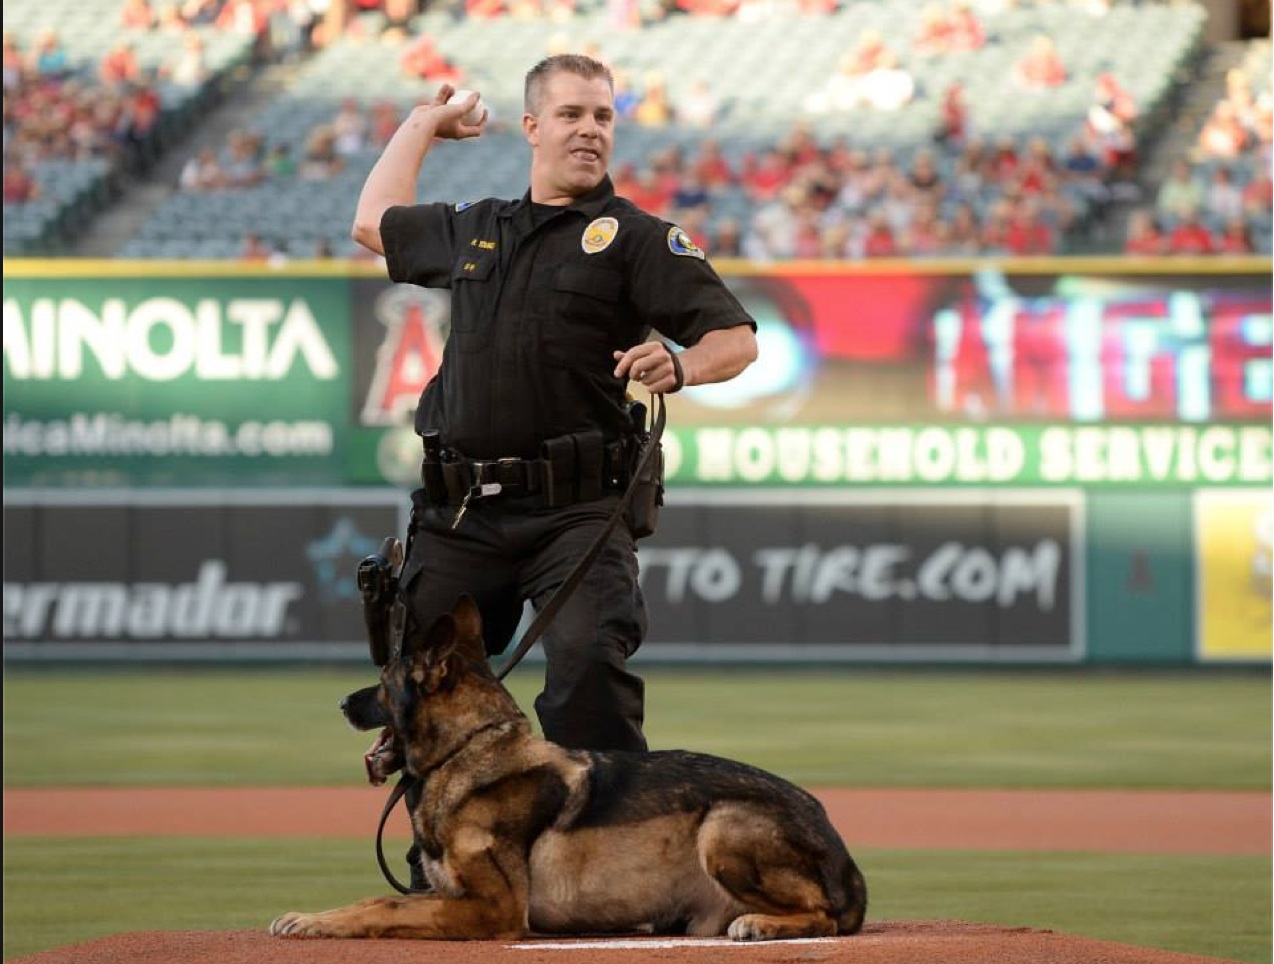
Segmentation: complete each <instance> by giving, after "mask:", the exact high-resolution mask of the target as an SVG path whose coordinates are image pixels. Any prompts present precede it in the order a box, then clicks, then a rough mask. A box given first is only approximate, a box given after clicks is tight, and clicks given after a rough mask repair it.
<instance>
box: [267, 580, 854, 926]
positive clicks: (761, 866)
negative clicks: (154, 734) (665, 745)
mask: <svg viewBox="0 0 1274 964" xmlns="http://www.w3.org/2000/svg"><path fill="white" fill-rule="evenodd" d="M404 650H406V651H405V652H404V653H403V654H402V655H400V656H398V657H397V658H395V659H394V660H392V661H391V662H390V663H389V665H387V666H386V667H385V669H384V672H383V673H382V675H381V682H380V685H379V686H378V687H374V688H369V689H368V690H367V691H364V693H363V698H359V697H360V694H353V695H352V696H351V697H350V698H348V699H347V700H346V701H345V703H344V704H343V707H344V709H345V713H346V716H347V717H348V718H349V719H350V722H351V723H353V724H354V725H355V726H357V727H359V728H361V729H373V728H376V727H378V726H381V725H386V724H387V725H389V726H391V727H392V729H393V737H394V740H393V742H394V748H393V754H394V759H393V762H392V764H391V767H396V766H398V765H404V766H406V768H407V770H408V772H409V773H411V774H413V775H415V776H418V777H420V778H422V779H424V780H425V784H424V791H423V793H422V794H421V798H420V801H419V804H418V805H417V806H416V808H415V810H414V812H413V813H412V814H411V819H412V823H413V826H414V828H415V830H416V832H417V834H418V835H419V837H420V839H421V840H422V841H423V844H424V847H423V849H424V853H425V855H424V858H423V860H424V864H425V867H424V869H425V873H426V875H427V876H428V879H429V881H430V883H431V884H432V886H433V888H434V892H433V893H429V894H421V895H414V894H413V895H411V896H405V897H372V898H369V899H367V900H363V901H359V902H358V903H355V904H351V905H350V906H348V907H342V908H339V909H336V910H329V911H323V912H320V913H315V914H303V913H296V912H293V913H287V914H284V915H282V916H280V917H278V918H276V919H275V920H274V922H273V923H272V924H271V925H270V933H272V934H274V935H276V936H280V937H395V938H422V939H434V940H464V939H509V938H517V937H522V936H525V935H529V934H533V933H554V934H598V933H653V934H689V935H693V936H712V935H720V934H728V935H729V936H730V937H731V938H734V939H735V940H774V939H778V938H793V937H814V936H827V935H834V934H853V933H856V932H857V931H858V930H859V929H860V928H861V927H862V924H863V917H864V914H865V912H866V907H867V888H866V883H865V882H864V880H863V876H862V874H861V872H860V871H859V869H858V867H857V865H856V864H855V863H854V860H853V858H852V857H850V855H849V853H848V852H847V851H846V849H845V845H844V843H843V842H842V840H841V838H840V836H839V835H838V834H837V833H836V831H835V829H833V827H832V825H831V823H830V822H829V821H828V819H827V815H826V813H825V812H824V810H823V807H822V805H821V804H820V803H819V802H818V801H817V800H816V799H815V798H814V797H813V796H811V795H810V794H808V793H806V792H805V791H804V790H801V789H800V788H798V787H796V786H794V785H793V784H791V783H789V782H787V781H785V780H783V779H781V778H779V777H777V776H775V775H773V774H771V773H767V772H765V771H763V770H759V769H756V768H754V767H751V766H747V765H745V764H742V763H737V762H734V761H730V760H724V759H720V758H718V757H713V756H708V755H705V754H702V753H690V752H684V751H679V750H678V751H659V752H652V753H621V752H613V753H607V752H591V751H582V750H567V749H564V748H562V747H560V746H557V745H556V744H553V743H550V742H548V741H546V740H543V739H541V738H539V737H537V736H535V735H534V734H533V733H532V730H531V725H530V722H529V721H528V719H527V718H526V716H525V715H524V714H523V713H522V711H521V710H520V709H519V707H518V705H517V703H516V702H515V701H514V700H513V698H512V696H511V695H510V694H509V693H508V691H507V690H506V689H505V688H504V686H503V685H502V684H501V683H500V682H499V681H498V680H497V679H496V678H495V676H494V675H493V674H492V673H491V671H490V669H489V668H488V667H487V663H486V658H485V651H484V649H483V644H482V639H481V625H480V619H479V616H478V611H477V607H476V606H475V605H474V603H473V602H472V600H469V599H467V598H465V599H462V600H461V601H460V602H459V603H457V605H456V606H455V607H454V608H453V610H452V612H451V614H450V615H447V616H443V617H442V618H441V619H439V620H438V621H437V622H436V623H435V624H434V625H433V626H432V627H431V628H430V629H429V631H428V632H427V633H426V634H424V636H423V638H421V639H419V640H414V641H410V645H409V646H407V645H405V646H404ZM372 696H374V699H372V698H371V697H372Z"/></svg>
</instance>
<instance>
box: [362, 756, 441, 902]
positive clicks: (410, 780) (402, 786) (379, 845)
mask: <svg viewBox="0 0 1274 964" xmlns="http://www.w3.org/2000/svg"><path fill="white" fill-rule="evenodd" d="M419 783H420V778H419V777H413V776H412V775H411V774H410V773H408V772H407V771H406V770H404V771H403V775H402V776H401V777H399V778H398V783H397V784H396V785H395V786H394V789H393V790H392V791H391V792H390V794H389V799H388V800H386V801H385V809H384V810H382V811H381V812H380V825H379V826H377V828H376V862H377V863H378V864H380V872H381V873H382V874H384V875H385V879H386V880H387V881H389V884H390V886H391V887H393V888H394V890H396V891H398V893H400V894H408V895H410V894H429V893H432V891H430V890H429V889H428V888H425V889H421V888H418V887H406V886H404V885H403V884H402V882H401V881H400V880H399V879H398V878H397V877H395V876H394V873H393V871H392V870H390V869H389V864H388V863H386V861H385V847H384V837H385V822H386V821H387V820H389V815H390V813H392V812H393V809H394V807H396V806H398V801H399V800H401V799H402V798H403V797H404V796H406V795H407V791H408V790H410V789H411V788H412V787H413V786H415V785H417V784H419Z"/></svg>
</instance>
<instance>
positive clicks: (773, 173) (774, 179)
mask: <svg viewBox="0 0 1274 964" xmlns="http://www.w3.org/2000/svg"><path fill="white" fill-rule="evenodd" d="M791 179H792V172H791V169H790V168H789V167H788V164H787V158H786V157H784V156H783V152H782V151H780V150H779V149H778V148H771V149H770V150H768V151H766V152H765V153H764V154H762V155H761V159H760V161H759V162H758V163H757V165H756V167H755V168H753V169H751V170H749V171H746V172H745V173H744V175H743V177H742V179H741V180H742V184H743V188H744V190H745V191H747V193H748V197H750V198H752V200H754V201H768V200H770V199H771V198H773V197H775V196H776V195H777V194H778V193H779V191H781V190H782V189H783V188H784V187H785V186H786V185H787V184H788V182H789V181H791Z"/></svg>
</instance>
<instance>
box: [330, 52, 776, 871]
mask: <svg viewBox="0 0 1274 964" xmlns="http://www.w3.org/2000/svg"><path fill="white" fill-rule="evenodd" d="M453 93H454V90H453V88H452V87H451V86H450V85H446V84H444V85H443V86H442V87H441V88H440V89H439V91H438V94H437V96H435V97H434V99H433V102H432V103H429V104H424V105H421V106H419V107H416V108H415V109H414V110H413V111H412V112H411V114H410V115H409V116H408V118H407V119H406V121H405V122H404V123H403V124H402V126H401V127H400V128H399V129H398V131H397V132H396V133H395V134H394V136H393V137H392V138H391V139H390V141H389V143H388V144H387V145H386V147H385V150H384V153H383V154H382V155H381V157H380V159H379V160H378V161H377V162H376V165H375V166H374V167H373V168H372V171H371V173H370V174H369V175H368V178H367V182H366V184H365V185H364V186H363V190H362V194H361V195H360V197H359V201H358V209H357V212H356V214H355V218H354V227H353V232H352V233H353V237H354V240H355V241H357V242H358V243H359V244H361V245H363V246H364V247H366V248H368V249H369V250H371V251H374V252H376V253H377V254H381V255H384V257H385V260H386V264H387V267H388V271H389V276H390V278H391V279H392V280H393V281H396V282H404V283H410V284H417V285H423V286H428V287H437V288H450V289H451V334H450V336H449V339H448V342H447V346H446V349H445V351H444V354H443V359H442V364H441V366H440V368H439V371H438V374H437V376H436V377H435V378H434V379H432V380H431V381H430V382H429V384H428V385H427V386H426V387H425V390H424V392H423V394H422V395H421V398H420V404H419V406H418V407H417V409H416V416H415V427H416V431H417V433H419V434H420V435H421V436H422V439H423V440H424V452H425V456H424V464H423V467H422V480H423V484H422V487H421V488H420V489H418V490H417V491H416V492H414V493H413V494H412V502H413V529H414V532H413V536H412V538H411V539H410V540H409V551H408V558H407V559H406V560H405V562H404V564H403V570H402V573H401V577H400V585H401V586H402V592H403V595H404V600H405V602H406V605H407V608H408V613H409V615H408V620H409V627H408V631H409V632H410V631H411V626H412V625H416V626H423V625H428V624H429V623H430V622H432V621H433V620H434V619H435V618H436V617H437V616H438V615H440V614H442V613H446V612H448V611H450V609H451V606H452V604H453V603H454V602H455V600H456V598H457V596H459V595H460V594H461V593H468V594H470V595H472V596H473V597H474V599H475V600H476V601H477V603H478V606H479V608H480V609H481V612H482V617H483V624H484V627H485V630H486V642H487V647H488V650H489V651H490V652H491V653H499V652H501V651H503V650H504V649H505V647H506V646H507V645H508V643H509V641H510V639H511V637H512V635H513V633H514V631H515V630H516V628H517V625H518V622H519V619H520V616H521V612H522V606H523V603H524V601H526V600H528V599H529V600H530V601H531V603H532V605H533V606H534V607H535V608H536V609H539V608H540V607H542V606H543V605H544V604H545V603H547V602H548V600H549V599H550V598H551V597H552V596H553V593H554V591H555V590H556V589H557V587H558V586H559V585H561V583H562V582H563V581H564V579H565V578H566V576H567V575H568V574H569V573H570V571H571V569H572V567H573V566H574V564H575V562H576V560H577V559H579V557H580V556H581V555H583V554H584V553H585V552H586V551H587V550H588V548H589V546H590V545H591V544H592V543H593V541H594V540H595V539H596V537H597V536H598V534H599V533H600V532H601V531H602V530H603V529H604V528H605V527H606V525H607V522H608V521H609V519H610V516H611V514H612V513H613V512H614V511H615V509H616V507H617V505H618V503H619V501H620V497H621V495H622V493H623V491H624V489H625V488H626V486H627V484H628V481H629V473H630V470H631V468H632V466H633V464H634V459H633V457H632V453H633V433H634V426H633V419H632V417H631V415H630V413H629V409H628V403H629V397H628V394H627V389H628V386H629V380H630V379H631V380H634V381H636V382H638V383H640V384H641V385H643V386H644V387H645V388H646V389H647V390H648V391H650V392H652V393H672V392H676V391H678V390H680V389H681V388H682V387H683V386H685V385H697V384H704V383H708V382H720V381H725V380H727V379H729V378H733V377H734V376H735V375H737V374H739V373H740V372H741V371H743V369H744V368H746V367H747V366H748V365H749V364H750V363H751V362H752V361H753V360H754V359H755V358H756V354H757V346H756V337H755V332H756V323H755V322H754V321H753V319H752V318H751V317H749V315H748V314H747V312H746V311H745V310H744V308H743V306H742V305H741V304H740V303H739V301H738V299H736V298H735V297H734V295H733V294H732V293H731V292H730V291H729V289H727V288H726V286H725V285H724V283H723V282H722V281H721V278H720V277H719V276H718V275H717V273H716V272H715V271H714V270H713V268H712V267H711V265H710V264H709V263H708V261H707V259H706V258H705V256H704V253H703V251H701V250H700V249H699V248H697V247H696V246H695V244H694V243H693V242H692V241H691V240H690V238H689V237H688V236H687V235H686V233H685V232H684V231H682V230H681V229H680V228H679V227H677V226H676V225H674V224H670V223H668V222H665V221H662V220H660V219H659V218H656V217H654V216H652V215H649V214H647V213H645V212H643V211H642V210H640V209H639V208H637V207H636V206H635V205H633V204H632V203H630V202H629V201H627V200H625V199H623V198H619V197H616V196H615V192H614V188H613V186H612V184H611V180H610V177H609V176H608V174H607V170H608V167H609V163H610V158H611V151H612V148H613V145H614V137H615V106H614V89H613V81H612V78H611V74H610V71H609V70H608V68H607V67H606V66H605V65H604V64H601V63H599V62H597V61H595V60H592V59H590V58H588V57H584V56H579V55H574V54H565V55H558V56H553V57H549V58H547V59H546V60H543V61H541V62H540V63H538V64H536V65H535V66H534V67H533V68H532V69H531V70H530V71H529V72H528V73H527V76H526V88H525V112H524V113H523V115H522V131H523V133H524V135H525V137H526V140H527V142H528V143H529V144H530V146H531V170H530V188H529V190H528V191H527V192H526V194H524V195H523V196H522V197H521V198H520V199H518V200H498V199H491V198H489V199H486V200H481V201H477V202H473V203H458V204H440V203H438V204H417V203H416V184H417V179H418V177H419V175H420V171H421V166H422V164H423V162H424V160H425V157H426V155H427V154H428V153H429V149H430V146H431V145H432V144H433V142H434V138H445V139H450V140H465V139H467V138H471V137H480V136H481V135H482V133H483V130H484V128H485V126H486V121H487V118H486V114H485V112H482V113H481V115H480V116H479V117H478V119H477V123H466V122H465V121H466V120H467V119H471V118H466V114H468V113H469V112H470V111H471V110H473V109H474V108H475V107H476V106H478V104H479V95H478V94H477V93H476V92H475V93H472V94H470V95H469V96H468V97H465V98H463V99H460V98H457V99H456V100H454V101H452V102H450V103H448V101H449V100H451V97H452V94H453ZM652 330H655V331H658V332H659V333H660V334H661V335H663V336H665V337H667V338H670V339H672V340H673V341H675V342H676V343H677V344H678V345H681V346H684V350H683V351H680V352H674V351H673V350H672V349H671V348H670V347H669V345H668V344H667V343H666V342H664V341H663V340H660V339H658V338H651V333H652ZM645 632H646V612H645V604H644V601H643V599H642V594H641V589H640V587H639V586H638V582H637V557H636V542H635V538H634V535H633V533H632V532H631V531H629V530H628V529H627V528H626V527H624V526H617V527H615V528H614V529H613V530H612V532H611V534H610V536H609V538H608V541H607V544H606V545H605V546H604V547H603V548H602V550H601V551H600V553H599V554H598V556H597V558H596V560H595V561H594V563H593V564H592V566H591V567H590V568H589V570H588V572H587V574H586V575H585V576H584V578H583V580H582V581H581V582H580V583H579V585H578V586H577V587H576V589H575V591H574V592H573V593H572V594H571V595H570V597H569V598H568V599H567V601H566V602H565V604H564V605H563V606H562V608H561V610H560V611H559V613H558V615H557V616H556V618H555V619H554V621H553V622H552V624H551V625H550V626H549V628H548V630H547V631H546V632H545V634H544V637H543V640H544V650H545V655H546V658H547V667H546V671H545V680H544V688H543V691H542V692H541V693H540V694H539V696H538V697H537V699H536V701H535V710H536V714H537V716H538V717H539V721H540V725H541V727H542V728H543V731H544V735H545V736H546V737H547V738H548V739H550V740H553V741H554V742H556V743H559V744H561V745H563V746H567V747H577V748H587V749H623V750H642V749H645V746H646V741H645V737H644V736H643V734H642V721H643V696H644V687H643V682H642V680H641V679H640V678H639V677H638V676H637V675H635V674H634V673H632V672H631V671H630V670H629V669H628V667H627V660H628V658H629V657H630V656H632V655H633V653H634V652H636V650H637V648H638V646H640V645H641V642H642V639H643V637H644V635H645ZM416 853H417V850H416V848H415V847H413V852H412V853H409V854H408V860H409V861H410V863H411V870H412V878H413V885H415V886H421V885H422V884H423V881H422V879H421V872H420V867H419V862H418V861H417V860H416V859H415V855H416Z"/></svg>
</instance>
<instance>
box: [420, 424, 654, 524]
mask: <svg viewBox="0 0 1274 964" xmlns="http://www.w3.org/2000/svg"><path fill="white" fill-rule="evenodd" d="M544 451H545V456H544V457H543V458H538V459H521V458H502V459H469V458H465V457H464V456H463V455H462V454H460V453H459V452H456V451H454V450H446V449H444V454H443V457H442V458H441V459H440V460H439V461H438V462H436V463H434V464H433V466H432V469H433V471H432V472H431V471H430V470H431V466H430V465H429V463H428V462H427V461H426V463H425V464H424V465H423V466H422V481H423V483H424V488H425V494H426V496H427V497H428V498H429V500H430V501H431V502H434V503H436V504H446V505H452V506H459V505H464V504H465V503H466V502H467V501H468V500H469V499H470V498H471V497H472V495H473V494H474V492H475V491H481V492H483V493H484V494H485V493H487V492H488V491H489V492H490V494H493V495H500V496H507V497H510V498H522V497H526V496H534V497H537V501H538V504H539V505H541V506H546V507H551V508H559V507H562V506H567V505H574V504H575V503H577V502H586V501H591V500H593V499H597V498H600V497H601V496H602V495H603V494H604V493H605V492H607V491H611V490H615V489H622V488H623V487H624V486H625V485H627V484H628V480H629V476H630V466H629V461H630V453H631V451H632V450H631V449H630V443H629V442H628V441H627V440H624V439H618V440H615V441H611V442H603V441H602V439H601V436H600V433H584V434H583V435H577V436H563V437H562V438H560V439H552V440H550V441H549V442H547V443H545V445H544Z"/></svg>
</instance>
